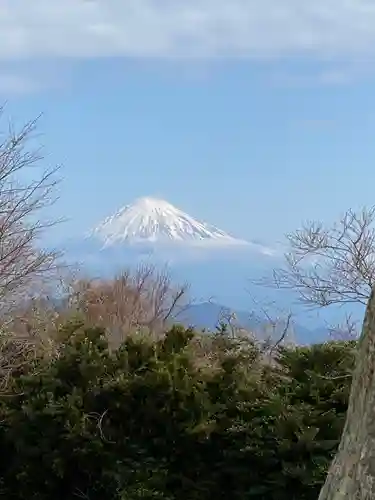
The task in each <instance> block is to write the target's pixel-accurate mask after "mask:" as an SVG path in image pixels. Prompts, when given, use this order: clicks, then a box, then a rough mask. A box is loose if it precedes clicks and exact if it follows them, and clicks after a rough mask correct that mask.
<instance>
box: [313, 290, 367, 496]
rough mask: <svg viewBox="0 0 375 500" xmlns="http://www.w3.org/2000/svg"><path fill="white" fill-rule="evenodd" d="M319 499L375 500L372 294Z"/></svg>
mask: <svg viewBox="0 0 375 500" xmlns="http://www.w3.org/2000/svg"><path fill="white" fill-rule="evenodd" d="M319 500H375V293H374V291H373V292H372V294H371V297H370V300H369V302H368V304H367V309H366V315H365V319H364V323H363V329H362V335H361V338H360V340H359V345H358V350H357V361H356V368H355V370H354V374H353V381H352V388H351V393H350V398H349V406H348V412H347V416H346V423H345V427H344V431H343V434H342V437H341V442H340V446H339V449H338V452H337V455H336V457H335V459H334V460H333V462H332V464H331V467H330V469H329V472H328V476H327V479H326V482H325V484H324V486H323V488H322V490H321V492H320V495H319Z"/></svg>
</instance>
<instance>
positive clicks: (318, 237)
mask: <svg viewBox="0 0 375 500" xmlns="http://www.w3.org/2000/svg"><path fill="white" fill-rule="evenodd" d="M374 219H375V207H372V208H370V209H367V208H364V209H363V210H362V211H360V212H359V213H357V212H354V211H353V210H348V211H347V212H346V213H345V214H344V216H343V217H342V218H341V220H340V221H339V222H338V223H336V224H334V225H332V226H331V227H325V226H324V225H323V224H321V223H317V222H312V223H308V224H305V225H304V226H303V227H302V229H299V230H297V231H295V232H293V233H291V234H289V235H287V240H288V243H289V246H290V250H289V251H288V252H287V253H286V254H285V263H286V266H285V267H284V268H281V269H277V270H275V271H274V273H273V277H272V279H271V280H269V279H266V280H262V284H266V285H268V286H269V285H271V286H276V287H277V288H283V289H291V290H294V291H297V292H298V294H299V299H300V301H301V302H302V303H303V304H306V305H309V306H313V307H316V306H318V307H327V306H330V305H332V304H350V303H358V304H363V305H365V304H366V303H367V301H368V299H369V297H370V295H371V290H372V287H373V286H374V284H375V229H374V227H373V223H374Z"/></svg>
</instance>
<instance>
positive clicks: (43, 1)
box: [0, 0, 375, 79]
mask: <svg viewBox="0 0 375 500" xmlns="http://www.w3.org/2000/svg"><path fill="white" fill-rule="evenodd" d="M293 54H297V55H298V54H305V55H308V56H313V57H317V58H322V59H327V58H332V57H333V58H335V57H343V56H344V57H350V56H353V57H354V56H355V57H357V56H363V57H372V56H375V2H373V1H371V0H315V1H307V0H282V1H281V0H262V1H259V0H230V1H228V0H34V1H30V0H2V2H1V7H0V59H3V60H4V59H8V60H12V59H13V60H14V59H24V58H35V57H54V58H56V57H97V56H102V57H106V56H129V57H162V58H169V57H256V58H265V57H266V58H268V57H275V56H276V57H277V56H288V55H293ZM336 77H337V75H336V76H335V75H331V76H330V77H329V78H334V79H336Z"/></svg>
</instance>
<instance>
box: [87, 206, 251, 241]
mask: <svg viewBox="0 0 375 500" xmlns="http://www.w3.org/2000/svg"><path fill="white" fill-rule="evenodd" d="M90 237H93V238H96V239H98V240H100V241H101V242H102V243H103V244H104V246H105V247H108V246H113V245H116V244H130V245H131V244H137V243H184V244H186V245H187V244H203V245H204V244H217V245H233V244H235V245H238V244H246V242H245V241H242V240H239V239H236V238H233V237H232V236H230V235H229V234H228V233H226V232H225V231H222V230H221V229H219V228H217V227H215V226H213V225H211V224H207V223H205V222H201V221H198V220H196V219H194V218H193V217H191V216H190V215H188V214H186V213H184V212H183V211H181V210H179V209H178V208H176V207H174V206H173V205H171V204H170V203H168V202H166V201H164V200H159V199H156V198H147V197H146V198H139V199H137V200H136V201H135V202H134V203H133V204H131V205H127V206H125V207H123V208H121V209H120V210H119V211H118V212H117V213H116V214H114V215H112V216H110V217H107V218H106V219H105V220H104V221H103V222H102V223H100V224H99V225H98V226H97V227H96V228H95V229H94V230H93V231H92V232H91V233H90Z"/></svg>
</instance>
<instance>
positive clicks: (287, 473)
mask: <svg viewBox="0 0 375 500" xmlns="http://www.w3.org/2000/svg"><path fill="white" fill-rule="evenodd" d="M65 333H66V338H67V339H68V340H66V342H65V343H64V344H63V345H62V348H61V350H60V354H59V356H57V357H56V358H54V359H52V360H49V361H48V362H47V361H45V360H35V361H34V362H33V364H32V365H30V366H29V367H28V370H27V371H26V372H24V373H22V374H21V373H20V374H19V375H18V376H17V377H15V378H14V380H13V385H12V386H11V388H10V389H11V391H12V394H9V393H8V394H4V395H2V396H1V397H0V401H1V407H0V409H1V418H0V420H1V423H0V443H1V450H2V458H1V470H0V478H1V479H0V481H1V482H0V494H1V495H2V496H3V497H4V498H7V499H9V500H11V499H17V500H21V499H25V500H26V499H27V500H32V499H35V500H36V499H37V500H47V499H48V500H52V499H53V500H59V499H61V500H67V499H77V498H85V499H89V500H112V499H113V500H116V499H122V500H125V499H129V500H136V499H141V498H142V499H160V500H161V499H164V500H166V499H176V500H177V499H178V500H183V499H191V500H198V499H199V500H206V499H207V500H212V499H215V500H220V499H223V500H224V499H225V500H228V499H231V500H236V499H238V500H240V499H241V500H247V499H249V500H250V499H252V500H263V499H264V500H276V499H277V500H284V499H287V500H294V499H295V500H310V499H311V500H316V498H317V497H318V493H319V490H320V487H321V485H322V482H323V481H324V477H325V474H326V471H327V467H328V465H329V463H330V461H331V459H332V456H333V454H334V453H335V450H336V448H337V445H338V441H339V438H340V433H341V430H342V428H343V423H344V418H345V411H346V405H347V400H348V392H349V388H350V377H349V376H347V374H348V372H350V370H351V368H352V365H353V347H354V345H353V343H331V344H324V345H318V346H313V347H311V348H299V349H295V350H291V349H284V350H282V351H281V352H280V363H279V365H278V367H277V368H276V367H273V368H272V367H270V366H264V368H262V369H259V367H258V368H256V367H255V364H254V358H255V357H256V356H254V352H255V351H256V349H255V347H253V348H252V350H251V352H250V353H249V352H247V353H242V354H241V355H240V354H236V350H235V349H234V348H233V349H231V350H229V351H228V352H227V354H225V355H224V354H223V355H222V356H221V361H220V367H219V368H216V369H214V368H212V369H211V370H207V368H206V367H204V368H199V367H197V363H196V362H195V359H194V354H193V351H192V349H191V347H190V344H191V338H192V336H193V333H192V332H191V331H190V330H187V331H185V330H184V329H182V328H180V327H174V328H172V330H171V331H169V332H168V333H167V334H166V336H165V339H164V340H162V341H158V342H153V343H151V342H149V341H146V340H136V339H135V338H134V337H129V338H128V339H127V340H126V341H125V343H124V344H123V345H122V347H121V348H120V349H119V350H118V351H116V352H112V353H111V352H110V350H109V349H108V345H107V343H106V341H105V339H104V335H103V332H102V331H101V330H99V329H86V330H85V329H82V328H78V327H75V326H70V327H68V328H67V331H66V332H65ZM198 366H199V365H198Z"/></svg>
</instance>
